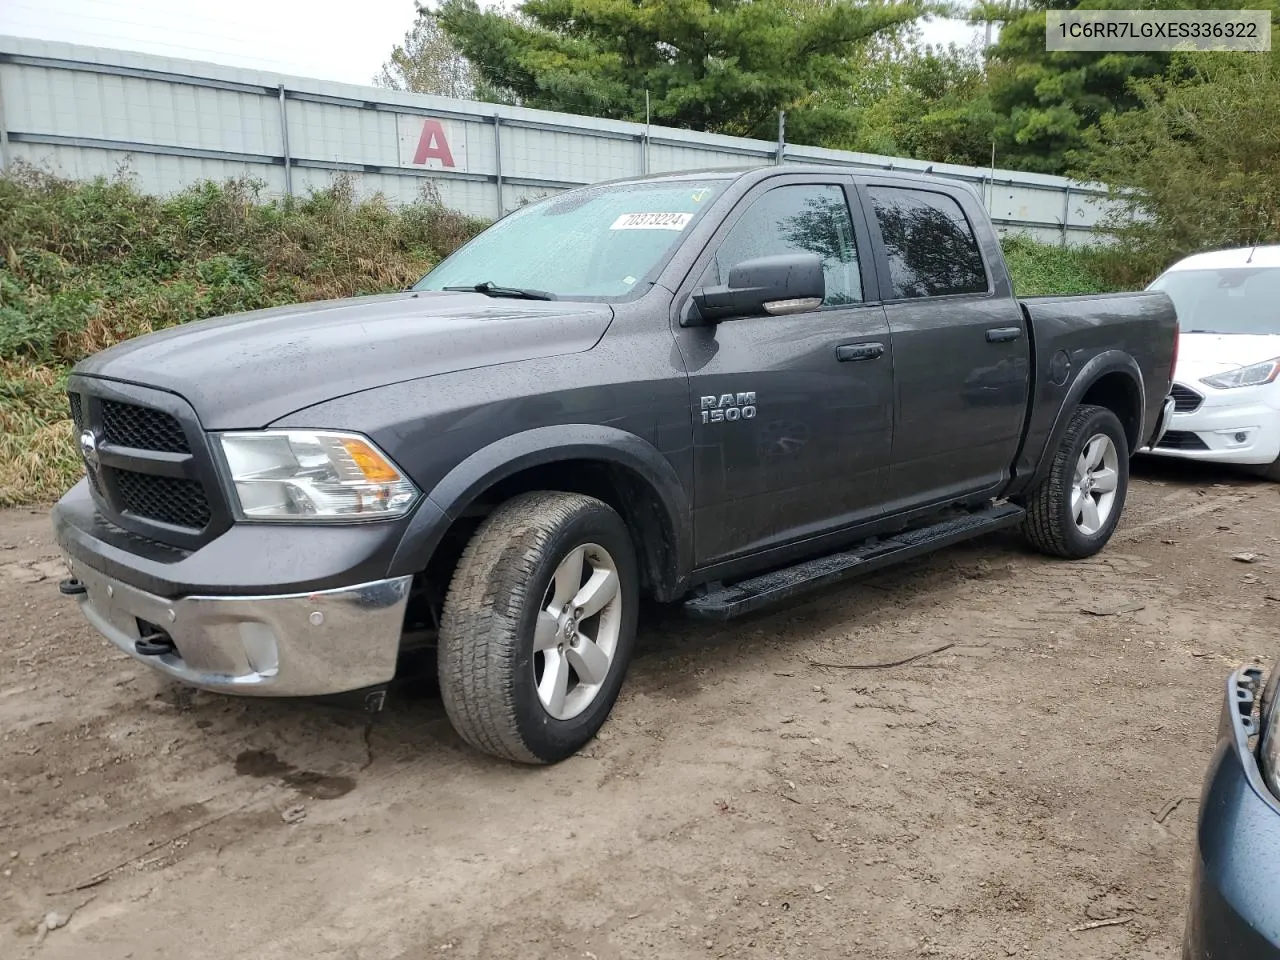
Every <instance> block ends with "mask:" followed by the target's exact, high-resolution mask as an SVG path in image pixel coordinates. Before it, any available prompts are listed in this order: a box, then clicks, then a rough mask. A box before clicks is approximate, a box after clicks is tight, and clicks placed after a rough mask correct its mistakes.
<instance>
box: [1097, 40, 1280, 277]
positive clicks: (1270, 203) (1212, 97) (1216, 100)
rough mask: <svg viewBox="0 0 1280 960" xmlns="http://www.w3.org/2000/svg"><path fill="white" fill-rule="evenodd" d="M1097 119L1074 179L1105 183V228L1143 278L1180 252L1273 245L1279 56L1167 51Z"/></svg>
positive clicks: (1279, 203)
mask: <svg viewBox="0 0 1280 960" xmlns="http://www.w3.org/2000/svg"><path fill="white" fill-rule="evenodd" d="M1171 66H1172V69H1171V71H1170V73H1171V75H1172V79H1164V78H1157V79H1151V80H1145V81H1140V82H1138V83H1136V84H1134V86H1133V89H1132V92H1133V96H1134V97H1136V98H1137V100H1138V102H1139V104H1140V109H1137V110H1133V111H1129V112H1127V113H1122V114H1111V115H1109V116H1106V117H1103V118H1102V121H1101V123H1100V126H1099V129H1098V130H1097V131H1095V132H1093V133H1091V134H1090V135H1089V137H1088V138H1087V140H1088V146H1089V151H1088V153H1087V154H1086V155H1085V157H1086V159H1085V160H1084V162H1083V164H1082V166H1081V167H1080V169H1079V170H1078V171H1076V172H1077V173H1079V174H1080V175H1082V176H1086V177H1090V178H1094V179H1097V180H1100V181H1102V182H1104V183H1107V184H1109V185H1110V186H1111V188H1112V199H1113V201H1115V202H1116V203H1117V204H1118V206H1119V212H1118V213H1117V214H1116V215H1115V216H1114V217H1113V218H1112V221H1111V223H1110V226H1111V227H1112V228H1113V229H1115V230H1116V232H1117V234H1118V236H1119V238H1120V240H1121V241H1122V242H1123V243H1125V245H1126V246H1128V247H1130V249H1131V250H1132V251H1133V252H1134V253H1135V255H1136V256H1137V258H1138V263H1139V264H1140V265H1141V268H1142V270H1143V271H1145V272H1146V273H1147V274H1152V273H1154V272H1155V271H1156V270H1158V269H1160V268H1161V267H1163V266H1166V265H1168V264H1169V263H1170V262H1172V261H1173V260H1176V259H1178V258H1180V257H1182V256H1185V255H1186V254H1189V253H1193V252H1195V251H1198V250H1204V249H1212V248H1215V247H1234V246H1248V245H1250V244H1255V243H1259V244H1260V243H1276V242H1278V241H1280V165H1277V163H1276V157H1277V156H1280V55H1278V54H1275V53H1265V54H1264V53H1238V54H1224V53H1208V54H1175V55H1174V56H1173V63H1172V65H1171Z"/></svg>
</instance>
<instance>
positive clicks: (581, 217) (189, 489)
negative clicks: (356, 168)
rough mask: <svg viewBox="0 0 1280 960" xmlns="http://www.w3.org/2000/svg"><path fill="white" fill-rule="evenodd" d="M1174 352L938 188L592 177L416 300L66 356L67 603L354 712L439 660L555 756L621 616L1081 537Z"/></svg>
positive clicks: (496, 714) (222, 323)
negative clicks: (951, 553) (340, 696)
mask: <svg viewBox="0 0 1280 960" xmlns="http://www.w3.org/2000/svg"><path fill="white" fill-rule="evenodd" d="M1176 344H1177V320H1176V317H1175V315H1174V309H1173V306H1172V304H1171V302H1170V301H1169V299H1168V298H1167V297H1166V295H1164V294H1163V293H1139V294H1123V295H1111V296H1086V297H1074V298H1047V299H1033V300H1022V301H1019V300H1017V299H1016V298H1015V297H1014V293H1013V290H1012V288H1011V286H1010V281H1009V276H1008V274H1007V273H1006V270H1005V265H1004V262H1003V259H1002V257H1001V253H1000V247H999V244H998V242H997V237H996V234H995V231H994V230H993V229H992V226H991V224H990V222H989V221H988V219H987V217H986V215H985V213H984V211H983V207H982V204H981V202H980V201H979V200H978V198H977V197H976V196H975V194H974V193H973V192H972V191H971V190H970V189H969V188H968V187H967V186H964V185H962V184H957V183H955V182H952V181H948V180H944V179H937V178H928V177H910V176H906V175H903V174H896V173H883V174H879V173H877V174H867V173H855V172H846V171H843V170H841V169H837V168H829V167H811V168H806V167H789V166H788V167H771V168H767V169H758V170H749V171H703V172H697V173H686V174H671V175H664V176H656V177H649V178H645V179H637V180H628V181H623V182H616V183H608V184H602V185H596V186H591V187H586V188H583V189H579V190H575V191H573V192H570V193H565V194H562V195H559V196H556V197H554V198H551V199H548V200H544V201H542V202H539V203H536V204H531V205H529V206H527V207H524V208H522V209H520V210H518V211H516V212H515V213H512V214H510V215H509V216H507V217H505V218H504V219H502V220H501V221H499V222H498V223H496V224H494V225H493V226H492V227H490V228H489V229H488V230H487V231H485V232H484V233H483V234H481V235H480V236H479V237H477V238H476V239H475V240H473V241H471V242H470V243H469V244H467V245H466V246H464V247H463V248H462V249H460V250H459V251H457V252H456V253H455V254H453V255H452V256H451V257H449V258H448V259H446V260H445V261H443V262H442V263H441V264H439V265H438V266H437V267H436V268H435V269H434V270H432V271H431V272H430V273H429V274H428V275H427V276H426V277H424V278H423V279H422V280H421V281H420V282H419V283H418V284H417V285H416V286H415V287H414V288H413V289H412V290H409V291H406V292H404V293H397V294H391V295H387V296H375V297H363V298H359V299H352V300H342V301H334V302H328V303H313V304H306V305H300V306H295V307H287V308H284V309H276V310H267V311H261V312H257V313H250V314H245V315H242V316H234V317H226V318H220V319H215V320H209V321H204V322H200V323H192V324H188V325H186V326H183V327H180V328H176V329H171V330H167V331H164V332H162V333H157V334H154V335H151V336H147V337H143V338H141V339H138V340H134V341H131V342H129V343H124V344H121V345H119V346H117V347H114V348H112V349H109V350H106V351H104V352H103V353H100V354H98V355H97V356H94V357H91V358H89V359H87V360H85V361H84V362H83V363H81V364H80V365H79V366H77V367H76V369H75V371H74V373H73V375H72V376H71V378H70V380H69V382H68V392H69V395H70V402H71V412H72V416H73V418H74V421H75V424H76V431H77V434H78V442H79V445H80V449H81V451H82V453H83V456H84V460H85V464H86V467H87V476H86V478H85V479H84V480H83V481H81V482H80V483H79V484H77V485H76V486H75V487H74V488H73V489H72V490H71V491H70V492H68V493H67V494H66V495H65V496H64V497H63V498H62V500H61V501H60V502H59V503H58V504H57V506H56V507H55V508H54V512H53V522H54V527H55V530H56V534H57V539H58V542H59V543H60V544H61V546H62V548H63V550H64V551H65V552H66V554H67V555H68V558H69V562H70V565H71V573H72V576H71V577H70V578H69V579H68V580H66V581H64V582H63V583H62V584H61V585H60V589H61V590H62V591H63V592H64V593H65V594H67V595H69V596H73V597H75V598H76V599H77V600H78V602H79V604H80V607H81V609H82V610H83V612H84V614H85V616H86V617H87V618H88V619H89V622H90V623H91V624H93V626H94V627H96V628H97V629H98V630H99V631H100V632H101V633H103V634H104V635H105V636H106V637H107V638H108V639H109V640H110V641H111V642H113V643H114V644H116V645H117V646H118V647H120V648H121V649H122V650H125V651H127V652H128V653H130V654H132V655H134V656H136V657H137V658H138V659H139V660H141V661H142V662H144V663H146V664H148V665H149V666H151V667H153V668H155V669H156V670H158V671H160V672H162V673H164V674H167V675H168V676H170V677H172V678H175V679H176V680H178V681H181V682H183V683H186V684H190V685H192V686H196V687H201V688H204V689H208V690H215V691H223V692H226V693H241V694H255V695H267V696H320V695H329V694H335V693H339V692H344V691H348V692H350V691H354V692H356V693H357V694H358V695H363V696H365V697H366V702H367V704H368V705H369V707H370V708H371V709H376V708H377V707H380V706H381V704H382V699H383V696H384V691H385V689H386V686H387V684H388V683H389V681H391V679H392V678H393V676H394V675H395V672H396V668H397V664H398V663H399V662H402V660H401V658H402V657H403V656H404V655H406V654H407V653H410V652H415V651H422V650H424V649H431V648H434V649H435V652H436V657H437V661H436V662H437V664H438V679H439V684H440V688H441V693H442V696H443V700H444V704H445V707H446V709H447V710H448V714H449V717H450V718H451V720H452V722H453V724H454V726H455V728H456V729H457V731H458V733H459V734H460V735H461V736H462V737H463V738H464V739H466V740H467V741H468V742H470V743H471V744H473V745H474V746H476V747H478V748H479V749H481V750H485V751H488V752H490V753H493V754H497V755H499V756H502V757H507V758H510V759H512V760H517V761H524V762H528V763H550V762H555V761H557V760H560V759H562V758H564V757H566V756H568V755H570V754H572V753H573V752H574V751H575V750H577V749H579V748H580V747H581V746H582V745H583V744H584V743H585V742H587V741H588V740H589V739H590V738H591V737H592V736H593V735H594V733H595V732H596V730H597V729H598V728H599V727H600V725H601V724H602V723H603V722H604V720H605V718H606V716H607V715H608V713H609V710H610V709H611V708H612V706H613V703H614V700H615V698H616V697H617V695H618V691H619V688H620V687H621V685H622V682H623V676H624V674H625V672H626V669H627V665H628V661H629V660H630V658H631V654H632V648H633V645H634V642H635V637H636V621H637V614H638V612H639V610H640V601H641V599H642V597H649V598H652V599H655V600H657V601H663V602H670V601H677V600H683V601H684V604H685V607H686V608H687V609H688V611H689V612H690V613H692V614H694V615H697V616H703V617H711V618H727V617H732V616H736V615H740V614H744V613H747V612H749V611H752V610H756V609H758V608H760V607H762V606H765V605H766V604H769V603H773V602H776V601H778V600H781V599H784V598H787V597H790V596H794V595H796V594H797V593H799V592H801V591H804V590H808V589H813V588H816V587H820V586H823V585H826V584H829V583H832V582H833V581H836V580H838V579H840V578H843V577H847V576H851V575H857V574H861V573H864V572H867V571H870V570H874V569H877V568H880V567H883V566H885V565H887V564H890V563H894V562H897V561H899V560H903V559H906V558H909V557H912V556H916V555H919V554H921V553H923V552H926V551H929V550H933V549H935V548H937V547H941V546H945V545H947V544H951V543H955V542H957V541H960V540H963V539H966V538H969V537H974V536H977V535H980V534H983V533H987V532H989V531H993V530H999V529H1001V528H1006V527H1013V526H1021V528H1022V529H1023V531H1025V534H1026V536H1027V539H1028V540H1029V541H1030V542H1031V544H1032V545H1033V546H1034V547H1036V548H1037V549H1039V550H1042V551H1045V552H1047V553H1050V554H1054V555H1058V556H1062V557H1067V558H1077V557H1085V556H1089V555H1091V554H1093V553H1095V552H1096V551H1097V550H1099V549H1101V548H1102V547H1103V545H1104V544H1106V542H1107V540H1108V539H1109V538H1110V536H1111V534H1112V531H1113V530H1114V529H1115V526H1116V522H1117V521H1118V520H1119V517H1120V513H1121V510H1122V508H1123V506H1124V500H1125V491H1126V487H1127V483H1128V462H1129V457H1130V454H1131V453H1132V452H1133V451H1135V450H1138V449H1140V448H1142V447H1144V446H1148V445H1152V444H1154V443H1156V442H1157V441H1158V439H1159V435H1160V433H1161V431H1162V430H1163V429H1164V424H1165V423H1166V421H1167V419H1168V415H1169V414H1170V412H1171V409H1172V403H1171V402H1170V401H1169V400H1168V399H1167V395H1168V392H1169V387H1170V379H1171V378H1170V374H1171V370H1172V369H1173V362H1174V355H1175V352H1176Z"/></svg>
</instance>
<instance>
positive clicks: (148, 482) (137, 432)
mask: <svg viewBox="0 0 1280 960" xmlns="http://www.w3.org/2000/svg"><path fill="white" fill-rule="evenodd" d="M67 403H68V405H69V406H70V409H71V419H72V420H74V421H75V424H76V431H75V443H76V446H77V447H79V448H81V449H82V452H83V453H84V459H85V465H86V467H87V471H88V474H89V484H90V486H91V487H92V490H93V499H94V502H95V503H96V505H97V508H98V512H99V514H100V516H101V518H102V520H103V521H104V522H106V523H110V524H112V525H114V526H116V527H118V528H120V529H122V530H126V531H128V532H129V533H130V534H131V535H133V536H138V537H142V538H145V539H146V540H147V541H148V542H152V543H162V544H166V545H168V546H173V547H180V548H182V549H184V550H191V549H197V548H198V547H199V546H200V545H201V544H203V543H205V542H207V541H208V540H209V539H211V538H213V537H215V536H217V535H218V534H219V533H221V532H222V531H223V530H224V529H226V526H227V524H228V523H229V522H230V517H229V516H228V515H227V512H226V505H225V503H224V502H223V501H222V500H221V499H220V496H219V494H220V493H221V491H220V489H219V486H218V483H217V480H216V478H215V473H214V469H213V464H212V457H211V453H210V450H209V448H208V445H207V443H206V442H205V440H204V433H203V431H202V430H201V429H200V428H199V426H198V424H197V421H196V417H195V412H194V411H193V410H191V408H190V407H189V406H188V405H187V404H186V403H185V402H183V401H182V400H180V399H178V398H176V397H174V396H173V395H172V394H166V393H161V392H160V391H157V390H151V389H148V388H146V387H135V386H132V385H119V384H108V383H103V382H100V381H98V380H96V379H95V378H93V377H78V376H76V377H72V379H71V383H70V384H69V389H68V391H67ZM188 438H190V439H188Z"/></svg>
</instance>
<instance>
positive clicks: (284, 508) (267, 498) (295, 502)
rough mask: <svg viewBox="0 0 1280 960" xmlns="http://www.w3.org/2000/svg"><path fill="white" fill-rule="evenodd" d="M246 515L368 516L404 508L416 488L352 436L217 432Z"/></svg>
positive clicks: (304, 432) (296, 517) (271, 517)
mask: <svg viewBox="0 0 1280 960" xmlns="http://www.w3.org/2000/svg"><path fill="white" fill-rule="evenodd" d="M216 436H217V438H218V442H219V444H221V446H222V456H223V459H224V460H225V461H226V464H227V469H228V471H229V472H230V474H231V481H232V483H233V484H234V485H235V494H236V499H237V500H238V501H239V507H240V509H239V513H240V515H241V516H242V517H243V518H244V519H246V520H311V521H314V520H376V519H379V518H385V517H398V516H402V515H403V514H404V513H406V512H407V511H408V510H409V508H410V507H412V506H413V504H414V501H416V500H417V499H418V488H417V487H415V486H414V485H413V483H412V482H411V481H410V480H409V479H408V478H407V477H405V476H404V474H402V473H401V472H400V470H399V468H398V467H396V465H395V464H393V463H392V462H391V460H390V459H388V458H387V456H386V455H385V454H383V453H382V451H381V450H379V449H378V448H377V447H375V446H374V445H373V444H372V443H371V442H370V441H369V440H367V439H365V438H364V437H362V436H360V435H359V434H355V433H333V432H328V431H320V430H260V431H255V432H253V433H220V434H217V435H216Z"/></svg>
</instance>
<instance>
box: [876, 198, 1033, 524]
mask: <svg viewBox="0 0 1280 960" xmlns="http://www.w3.org/2000/svg"><path fill="white" fill-rule="evenodd" d="M930 186H931V185H930V184H927V183H922V182H916V181H902V180H884V181H880V180H868V181H866V182H865V183H864V184H863V185H862V186H861V190H862V192H863V194H864V195H865V197H866V200H867V206H866V209H867V216H868V219H869V220H870V221H871V223H870V226H871V233H872V238H873V242H874V244H875V248H876V255H877V260H878V263H879V266H880V277H881V283H882V285H883V286H882V291H881V292H882V294H883V296H884V300H885V313H886V316H887V319H888V323H889V330H890V339H891V342H892V345H893V373H894V424H893V453H892V466H891V468H890V471H889V492H888V497H887V500H888V503H887V504H886V510H887V511H894V510H897V509H905V508H909V507H912V506H919V505H923V504H926V503H930V502H934V501H940V500H947V499H950V498H953V497H959V496H964V495H966V494H971V493H978V492H984V491H988V490H994V489H996V488H998V487H999V486H1001V485H1002V484H1003V483H1004V482H1005V480H1006V479H1007V477H1008V475H1009V471H1010V468H1011V465H1012V463H1013V459H1014V456H1015V454H1016V452H1017V448H1018V443H1019V440H1020V438H1021V434H1022V426H1023V419H1024V417H1025V414H1026V409H1027V394H1028V389H1029V356H1030V346H1029V343H1028V337H1027V331H1026V327H1025V323H1024V320H1023V316H1022V310H1021V308H1020V307H1019V306H1018V303H1017V301H1016V300H1015V299H1014V298H1013V293H1012V290H1011V289H1010V288H1009V284H1008V278H1007V276H1006V274H1005V272H1004V270H1003V269H1002V268H1001V267H1000V264H1001V263H1002V262H1003V261H1001V260H999V259H996V258H998V257H999V256H1000V253H999V250H998V248H996V247H995V242H996V241H995V238H994V237H991V238H990V244H989V246H990V247H991V249H986V250H984V249H983V247H982V245H981V244H980V243H979V241H978V233H977V232H976V231H975V222H977V223H981V222H982V221H981V220H980V219H979V218H980V217H982V216H983V213H982V211H981V209H980V208H979V207H978V202H977V199H976V198H975V197H972V196H971V195H970V194H969V193H968V191H966V190H963V189H956V190H954V191H948V190H945V189H930ZM988 232H989V231H988Z"/></svg>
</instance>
